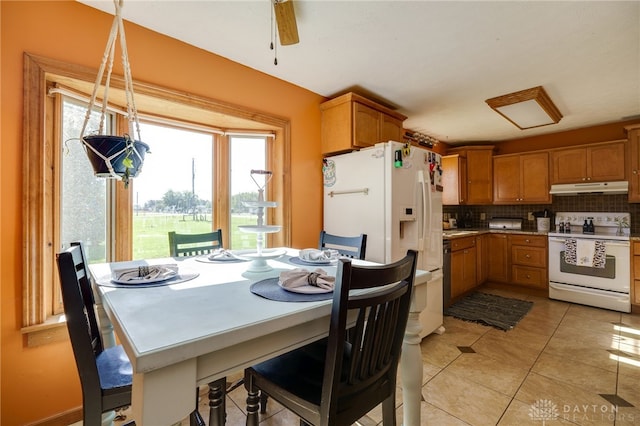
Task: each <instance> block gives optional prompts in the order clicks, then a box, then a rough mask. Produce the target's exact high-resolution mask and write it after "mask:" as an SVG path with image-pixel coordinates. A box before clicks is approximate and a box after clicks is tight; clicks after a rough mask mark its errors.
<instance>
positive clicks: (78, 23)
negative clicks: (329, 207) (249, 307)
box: [0, 0, 325, 426]
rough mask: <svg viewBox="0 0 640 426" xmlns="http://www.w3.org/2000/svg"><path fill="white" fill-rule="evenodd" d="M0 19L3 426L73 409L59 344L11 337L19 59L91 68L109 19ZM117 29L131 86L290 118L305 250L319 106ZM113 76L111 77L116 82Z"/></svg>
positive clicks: (297, 93) (200, 56) (253, 76)
mask: <svg viewBox="0 0 640 426" xmlns="http://www.w3.org/2000/svg"><path fill="white" fill-rule="evenodd" d="M125 6H126V5H125ZM0 19H1V21H0V23H1V34H0V35H1V38H0V41H1V58H0V60H1V64H2V68H1V77H2V80H1V90H0V96H1V98H0V101H1V103H0V120H1V123H2V126H1V127H0V141H1V143H0V158H2V159H3V160H4V161H3V163H2V166H1V167H0V193H1V194H2V197H1V198H0V203H1V205H0V210H1V211H2V221H0V222H1V224H0V241H1V242H2V244H0V271H1V272H2V274H1V275H0V277H1V280H2V281H1V282H0V301H1V304H2V306H1V310H0V333H1V334H0V339H1V340H0V342H1V354H2V356H1V360H0V362H1V364H0V365H1V369H0V379H1V387H0V395H1V396H2V402H1V406H0V413H1V414H0V423H1V424H2V425H4V426H11V425H23V424H27V423H30V422H35V421H39V420H42V419H45V418H47V417H50V416H54V415H56V414H58V413H61V412H64V411H67V410H70V409H73V408H77V407H79V406H80V405H81V394H80V387H79V381H78V379H77V373H76V371H75V364H74V362H73V355H72V353H71V349H70V345H69V343H68V342H64V343H52V344H48V345H45V346H44V347H39V348H27V347H26V346H25V344H24V338H23V336H22V335H21V334H20V327H21V318H22V265H21V262H22V256H21V250H22V241H21V237H22V231H21V230H22V219H21V208H22V180H21V177H22V172H21V165H22V161H23V158H22V108H23V99H22V90H23V83H22V78H23V71H22V61H23V58H22V56H23V53H24V52H28V53H32V54H35V55H40V56H45V57H49V58H52V59H57V60H62V61H67V62H70V63H76V64H80V65H83V66H88V67H92V68H96V69H97V68H98V66H99V64H100V60H101V58H102V53H103V51H104V47H105V44H106V39H107V36H108V33H109V29H110V27H111V23H112V20H113V17H112V16H111V15H107V14H104V13H102V12H99V11H97V10H95V9H92V8H90V7H88V6H85V5H82V4H80V3H77V2H74V1H36V2H33V1H5V0H3V1H1V2H0ZM125 28H126V37H127V44H128V50H129V57H130V60H131V67H132V74H133V78H134V79H135V80H138V81H143V82H150V83H154V84H158V85H161V86H165V87H169V88H173V89H176V90H180V91H184V92H189V93H194V94H198V95H201V96H205V97H210V98H213V99H217V100H221V101H226V102H229V103H233V104H236V105H241V106H245V107H248V108H251V109H255V110H258V111H264V112H267V113H270V114H274V115H278V116H281V117H286V118H288V119H290V120H291V135H292V136H291V140H292V152H291V158H292V167H291V181H292V191H293V197H292V199H293V210H292V215H293V225H292V228H293V229H292V232H291V234H292V244H293V246H296V247H313V246H315V244H316V243H317V238H318V233H319V232H320V228H321V226H322V209H321V203H322V175H321V159H322V156H321V154H320V111H319V108H318V105H319V104H320V103H321V102H322V101H324V100H325V99H324V98H322V97H321V96H319V95H317V94H314V93H312V92H309V91H306V90H303V89H301V88H299V87H297V86H294V85H291V84H289V83H285V82H283V81H281V80H277V79H275V78H272V77H269V76H267V75H265V74H262V73H259V72H257V71H255V70H252V69H250V68H247V67H244V66H241V65H239V64H237V63H234V62H231V61H229V60H226V59H224V58H221V57H219V56H216V55H212V54H209V53H206V52H204V51H202V50H200V49H197V48H194V47H191V46H188V45H186V44H183V43H181V42H178V41H176V40H174V39H171V38H167V37H164V36H161V35H159V34H157V33H154V32H151V31H148V30H146V29H144V28H141V27H138V26H134V25H132V24H130V23H126V24H125ZM117 62H118V61H116V64H115V65H114V68H115V67H117V66H118V65H119V63H117ZM119 69H120V68H119V67H118V69H117V70H116V72H118V73H119V74H120V71H119ZM308 206H318V208H316V209H309V208H308Z"/></svg>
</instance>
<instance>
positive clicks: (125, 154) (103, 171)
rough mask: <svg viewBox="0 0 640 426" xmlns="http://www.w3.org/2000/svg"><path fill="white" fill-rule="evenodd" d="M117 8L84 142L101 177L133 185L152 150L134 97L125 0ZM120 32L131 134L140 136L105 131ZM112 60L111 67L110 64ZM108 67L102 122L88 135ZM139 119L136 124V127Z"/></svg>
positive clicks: (83, 135)
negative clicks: (143, 136) (143, 134)
mask: <svg viewBox="0 0 640 426" xmlns="http://www.w3.org/2000/svg"><path fill="white" fill-rule="evenodd" d="M113 3H114V4H115V8H116V12H115V16H114V19H113V25H112V26H111V33H110V34H109V40H108V41H107V47H106V49H105V52H104V55H103V57H102V63H101V64H100V69H99V70H98V76H97V78H96V83H95V85H94V87H93V94H92V95H91V100H90V101H89V106H88V108H87V114H86V116H85V120H84V124H83V126H82V131H81V133H80V140H81V141H82V143H83V144H84V147H85V151H86V153H87V157H88V158H89V161H90V162H91V165H92V166H93V171H94V174H95V175H96V176H97V177H105V178H120V179H122V181H123V182H124V186H125V188H128V187H129V179H130V178H133V177H136V176H137V175H138V174H139V173H140V170H141V168H142V164H143V163H144V156H145V154H146V153H148V152H150V151H149V145H147V144H146V143H144V142H141V140H140V139H141V137H140V122H139V121H138V112H137V110H136V105H135V102H134V99H133V79H132V77H131V67H130V66H129V55H128V53H127V43H126V40H125V35H124V24H123V21H122V4H123V0H114V2H113ZM118 34H120V48H121V50H122V67H123V69H124V83H125V86H124V87H125V96H126V100H127V118H128V122H129V126H130V128H129V134H134V133H135V134H137V140H133V139H132V138H131V137H130V136H129V134H126V133H125V134H124V136H113V135H107V134H104V123H105V119H106V112H107V105H108V97H109V82H110V81H111V70H112V68H113V58H114V56H115V46H116V43H115V41H116V39H117V38H118ZM107 62H108V67H107ZM105 68H106V69H107V75H106V81H105V83H104V96H103V101H102V109H101V114H100V125H99V129H98V130H97V134H91V135H88V136H85V130H86V128H87V124H88V123H89V119H90V118H91V112H92V111H93V108H94V105H95V102H96V97H97V93H98V88H99V87H100V86H101V84H102V79H103V76H104V71H105ZM134 123H135V128H134V126H133V125H134Z"/></svg>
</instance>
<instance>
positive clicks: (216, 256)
mask: <svg viewBox="0 0 640 426" xmlns="http://www.w3.org/2000/svg"><path fill="white" fill-rule="evenodd" d="M231 259H237V258H236V257H235V256H234V255H233V253H231V252H230V251H229V250H227V249H223V248H219V249H216V250H214V251H213V252H211V254H210V255H209V260H231Z"/></svg>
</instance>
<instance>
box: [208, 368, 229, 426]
mask: <svg viewBox="0 0 640 426" xmlns="http://www.w3.org/2000/svg"><path fill="white" fill-rule="evenodd" d="M226 387H227V378H226V377H223V378H221V379H218V380H216V381H214V382H211V383H209V426H224V424H225V422H226V419H227V410H226V393H227V392H226Z"/></svg>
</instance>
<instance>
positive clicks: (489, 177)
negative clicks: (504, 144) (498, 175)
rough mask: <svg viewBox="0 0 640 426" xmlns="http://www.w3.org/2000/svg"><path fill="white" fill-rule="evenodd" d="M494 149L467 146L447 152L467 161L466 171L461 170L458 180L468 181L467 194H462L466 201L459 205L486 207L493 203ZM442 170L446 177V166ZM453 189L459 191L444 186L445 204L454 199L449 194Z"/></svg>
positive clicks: (490, 146) (490, 147)
mask: <svg viewBox="0 0 640 426" xmlns="http://www.w3.org/2000/svg"><path fill="white" fill-rule="evenodd" d="M493 148H494V147H493V145H478V146H465V147H460V148H452V149H450V150H449V151H448V152H447V154H452V155H460V156H461V157H464V158H465V159H466V166H465V168H464V170H462V169H461V168H460V169H459V171H458V179H460V180H462V179H464V180H465V181H466V194H461V197H460V198H461V199H462V200H464V201H463V202H460V203H458V204H477V205H486V204H491V203H492V201H493ZM442 168H443V177H444V173H446V168H445V165H444V164H443V166H442ZM462 173H464V175H465V176H463V175H462ZM451 189H454V190H457V188H449V189H447V186H446V184H444V192H443V203H444V204H449V203H446V202H445V201H444V200H445V199H450V198H452V196H449V195H448V194H447V192H448V191H450V190H451Z"/></svg>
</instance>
